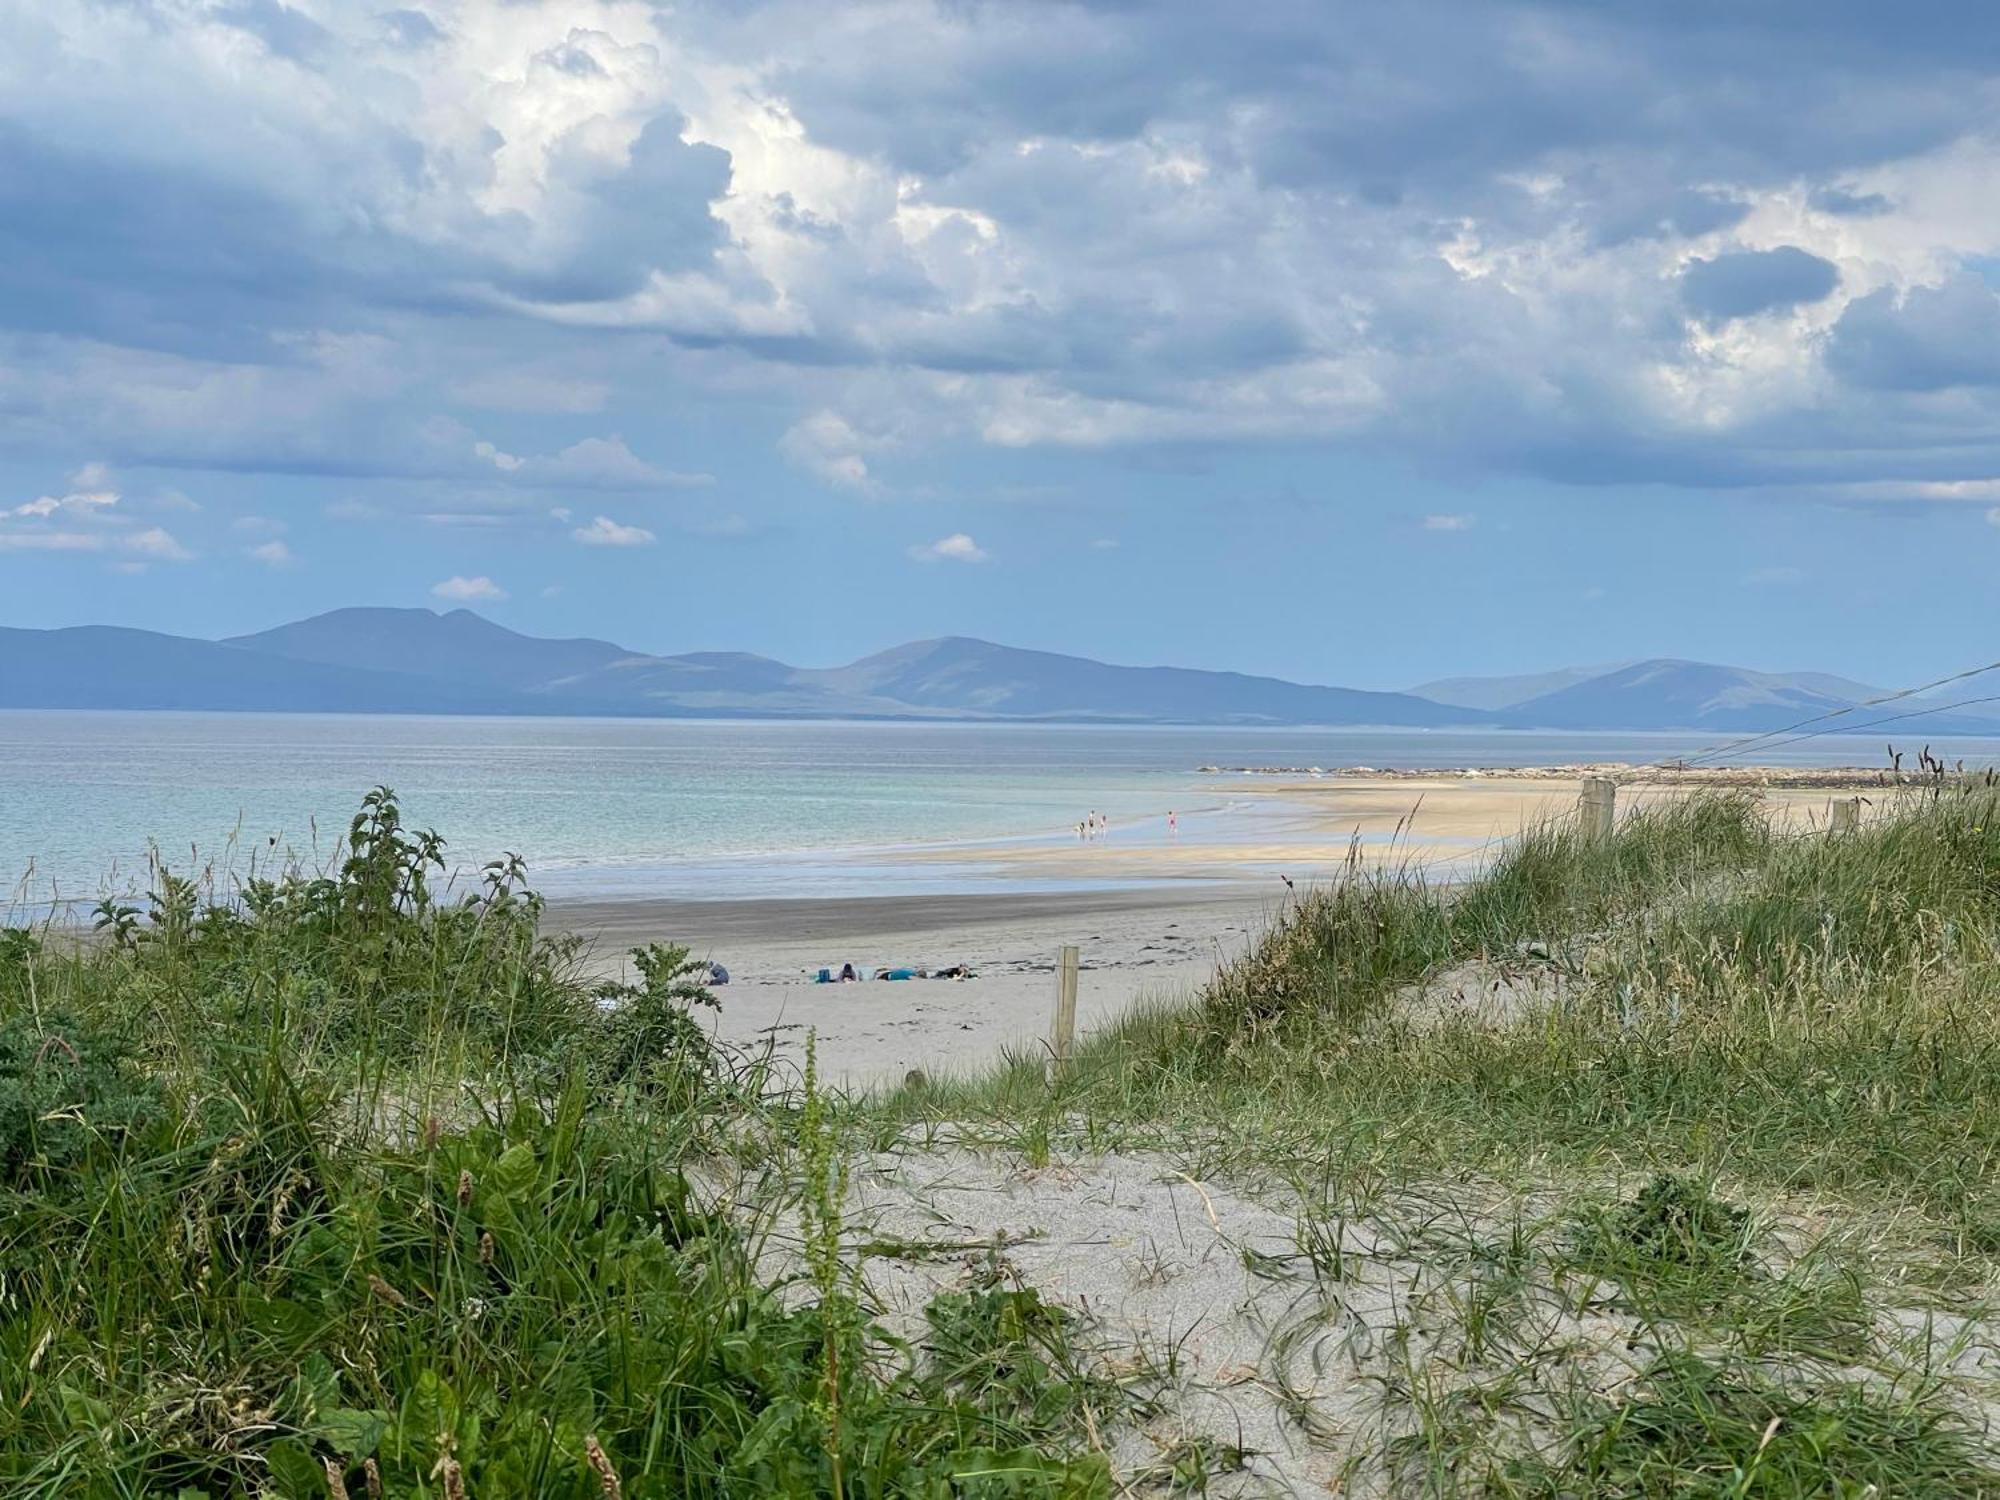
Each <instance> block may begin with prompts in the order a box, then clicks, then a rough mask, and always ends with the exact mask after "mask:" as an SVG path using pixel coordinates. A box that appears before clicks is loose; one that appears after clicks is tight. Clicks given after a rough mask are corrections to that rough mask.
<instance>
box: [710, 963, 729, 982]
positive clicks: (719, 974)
mask: <svg viewBox="0 0 2000 1500" xmlns="http://www.w3.org/2000/svg"><path fill="white" fill-rule="evenodd" d="M708 982H709V983H710V984H727V983H729V971H728V970H727V969H725V968H723V967H722V965H721V964H718V963H713V962H711V963H710V964H709V966H708Z"/></svg>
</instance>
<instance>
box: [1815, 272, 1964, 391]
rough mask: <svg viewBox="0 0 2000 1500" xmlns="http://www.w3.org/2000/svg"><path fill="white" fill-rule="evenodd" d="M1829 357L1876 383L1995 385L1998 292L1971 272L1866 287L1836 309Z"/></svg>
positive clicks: (1907, 387) (1882, 386)
mask: <svg viewBox="0 0 2000 1500" xmlns="http://www.w3.org/2000/svg"><path fill="white" fill-rule="evenodd" d="M1827 362H1828V364H1829V365H1831V366H1832V367H1833V368H1834V369H1835V370H1836V371H1838V372H1839V373H1840V374H1841V375H1843V376H1844V377H1845V378H1846V379H1848V380H1849V381H1851V382H1853V383H1854V384H1855V385H1858V386H1865V387H1868V388H1870V389H1873V390H1886V391H1936V390H1943V389H1945V388H1947V387H1950V386H1991V385H2000V297H1995V296H1994V294H1993V290H1992V288H1990V287H1989V286H1987V285H1986V283H1985V282H1984V281H1983V280H1981V279H1980V278H1979V277H1977V276H1973V275H1962V276H1956V277H1954V278H1952V279H1951V280H1950V281H1948V282H1946V283H1945V284H1944V285H1943V286H1939V287H1915V288H1912V289H1911V290H1910V291H1909V292H1908V293H1906V294H1904V295H1903V296H1901V297H1900V298H1899V297H1898V296H1897V295H1896V293H1894V292H1893V291H1891V290H1890V289H1888V288H1886V287H1885V288H1883V289H1882V290H1881V291H1879V292H1871V293H1869V294H1868V295H1867V296H1865V297H1858V298H1856V299H1855V300H1854V301H1853V302H1850V303H1849V304H1848V305H1847V310H1846V311H1845V312H1843V313H1842V314H1841V315H1840V321H1839V323H1837V324H1836V325H1835V326H1834V330H1833V338H1832V341H1831V344H1830V347H1829V349H1828V351H1827Z"/></svg>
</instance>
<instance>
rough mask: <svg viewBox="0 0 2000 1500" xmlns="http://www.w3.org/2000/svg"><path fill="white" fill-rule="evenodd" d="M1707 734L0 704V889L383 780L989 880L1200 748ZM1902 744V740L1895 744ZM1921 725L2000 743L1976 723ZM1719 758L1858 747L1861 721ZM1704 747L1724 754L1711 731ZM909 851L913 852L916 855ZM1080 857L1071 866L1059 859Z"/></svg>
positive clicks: (2, 898) (765, 890) (789, 865)
mask: <svg viewBox="0 0 2000 1500" xmlns="http://www.w3.org/2000/svg"><path fill="white" fill-rule="evenodd" d="M1717 743H1718V741H1717V739H1716V737H1714V736H1701V735H1689V734H1551V733H1527V732H1508V731H1480V732H1457V731H1454V732H1444V731H1421V730H1415V731H1413V730H1379V731H1376V730H1352V729H1341V730H1326V729H1268V728H1190V727H1157V728H1155V727H1102V726H1094V725H1092V726H1084V725H1018V724H1008V725H994V724H929V723H838V722H809V723H808V722H786V723H772V722H740V721H717V720H670V719H643V720H641V719H553V718H551V719H536V718H461V717H436V718H430V717H410V716H384V717H374V716H353V715H318V714H230V713H157V712H156V713H124V712H75V711H42V710H9V711H0V880H4V881H5V882H7V885H6V887H5V890H4V891H0V911H5V912H7V913H9V914H10V915H11V917H12V918H13V919H14V920H20V919H21V918H23V917H24V916H27V917H32V916H34V915H35V914H36V913H38V912H42V911H46V910H48V909H49V907H50V905H51V903H56V904H57V905H58V907H59V908H67V909H81V908H84V907H87V906H88V905H90V904H92V903H94V902H95V901H96V900H98V899H99V898H100V897H102V896H103V895H106V894H128V893H131V892H134V891H137V890H140V889H143V888H144V887H145V885H146V884H147V882H148V879H149V871H150V869H151V866H152V863H153V861H154V860H156V859H157V860H159V861H161V862H163V863H164V864H165V865H166V866H167V867H169V868H172V869H175V870H178V871H181V872H184V873H197V874H199V873H202V872H207V874H208V875H209V876H210V877H212V878H213V879H214V881H215V882H216V884H217V886H218V887H219V888H224V889H226V888H228V887H229V886H230V885H231V883H232V882H233V881H234V880H235V879H237V878H240V877H241V876H242V875H244V874H246V873H248V872H250V871H251V870H253V869H254V868H268V867H269V866H270V865H271V864H272V863H273V862H274V861H276V862H282V861H285V860H293V861H296V862H298V863H300V864H302V865H305V866H308V867H316V866H323V865H324V863H325V862H326V861H327V859H328V858H329V857H330V856H331V855H332V853H333V850H334V848H335V845H336V842H337V840H338V838H339V836H340V835H341V834H342V833H343V832H344V830H345V828H346V825H347V822H348V819H349V818H350V817H351V816H352V815H353V813H354V810H355V808H356V806H357V805H358V803H359V801H360V799H361V797H362V796H363V794H365V793H366V792H367V791H368V790H369V789H370V788H371V787H375V786H387V787H390V788H392V789H393V790H394V791H395V792H396V794H397V797H398V799H399V801H400V804H401V806H402V809H403V814H404V819H405V822H406V824H409V825H412V826H415V827H420V828H431V829H435V830H437V831H438V832H439V833H441V834H442V835H443V836H444V837H445V839H446V841H447V854H448V857H449V859H450V861H451V863H452V865H453V867H454V869H455V870H456V871H457V872H458V874H457V878H458V879H459V880H461V881H462V880H464V879H466V878H468V876H469V874H470V872H473V871H476V869H477V867H478V866H479V865H481V864H483V863H484V862H485V861H486V860H488V859H491V858H494V857H497V856H499V855H501V854H503V853H510V852H511V853H517V854H519V855H521V856H522V857H523V858H524V859H525V860H526V862H527V864H528V866H529V870H530V873H531V876H532V878H533V883H534V884H535V885H536V886H537V887H538V888H539V889H541V890H542V891H543V892H544V893H545V894H547V895H549V896H550V897H552V898H562V897H573V898H586V897H587V898H603V899H612V898H617V899H626V898H645V897H661V898H674V899H696V900H699V899H756V898H767V897H774V896H792V897H813V896H833V895H858V894H872V893H908V894H917V893H924V892H931V891H935V892H940V893H942V892H950V891H958V890H966V889H983V888H988V883H990V881H991V879H992V876H991V873H990V871H991V861H987V862H984V863H980V862H975V861H973V860H971V859H968V860H966V861H965V862H963V863H958V862H955V861H953V860H952V859H950V858H948V857H945V858H940V857H938V855H939V854H940V853H941V852H942V853H946V854H948V853H949V852H950V851H952V850H954V849H963V850H966V851H968V852H970V851H973V850H977V849H979V848H980V847H982V846H992V845H1005V844H1008V843H1019V844H1033V843H1037V842H1046V841H1051V840H1065V839H1073V838H1074V836H1075V829H1076V825H1077V823H1078V822H1079V821H1080V820H1082V819H1084V818H1086V817H1087V815H1088V814H1089V813H1091V812H1093V811H1094V812H1097V813H1101V814H1103V815H1104V816H1105V817H1107V818H1108V819H1110V820H1111V821H1112V822H1113V824H1114V825H1130V826H1140V825H1143V826H1149V827H1153V826H1163V820H1164V817H1165V814H1166V813H1167V812H1169V811H1173V812H1175V813H1177V814H1178V815H1179V817H1180V819H1181V821H1182V824H1183V826H1184V827H1187V828H1189V829H1191V830H1193V831H1195V832H1196V833H1197V834H1199V835H1201V836H1207V837H1215V838H1227V837H1231V836H1234V835H1235V834H1236V833H1240V832H1242V831H1243V830H1242V828H1241V827H1239V826H1235V825H1239V824H1241V823H1242V822H1243V821H1244V820H1252V819H1256V818H1258V817H1268V816H1271V812H1272V809H1271V800H1272V799H1270V798H1268V797H1255V796H1251V795H1248V794H1247V792H1246V790H1245V781H1244V778H1243V777H1242V776H1241V775H1240V774H1228V773H1224V774H1218V773H1215V772H1204V771H1203V770H1202V769H1201V768H1203V767H1214V766H1223V767H1240V766H1288V767H1315V766H1317V767H1322V768H1326V769H1333V768H1337V767H1352V766H1370V767H1377V768H1382V767H1397V768H1402V767H1410V768H1417V767H1426V768H1434V767H1458V766H1519V765H1545V764H1564V763H1574V762H1579V761H1632V762H1642V763H1643V762H1652V761H1659V760H1663V759H1673V758H1678V757H1694V756H1699V755H1702V754H1703V753H1705V752H1712V751H1714V750H1715V749H1716V746H1717ZM1916 748H1917V747H1916V746H1915V745H1914V744H1912V745H1911V746H1910V755H1909V759H1910V760H1911V761H1914V759H1915V751H1916ZM1932 748H1933V752H1934V753H1938V754H1942V755H1944V756H1946V757H1947V758H1949V759H1959V758H1963V759H1964V760H1965V761H1966V763H1967V764H1968V765H1977V766H1986V765H1994V764H2000V739H1995V740H1954V741H1940V742H1938V743H1937V744H1935V745H1934V746H1933V747H1932ZM1741 758H1742V759H1744V760H1747V761H1753V762H1755V763H1758V764H1774V763H1775V764H1793V765H1873V764H1877V763H1881V762H1882V761H1883V759H1884V751H1883V746H1882V745H1881V743H1880V742H1879V741H1878V740H1876V739H1873V738H1869V739H1867V740H1862V739H1859V738H1852V737H1841V736H1824V737H1821V738H1818V739H1813V740H1806V741H1801V742H1796V743H1782V744H1779V745H1778V746H1776V747H1775V748H1771V747H1768V746H1758V747H1753V749H1752V750H1751V751H1750V752H1746V753H1745V754H1744V755H1743V756H1742V757H1741ZM1725 759H1726V757H1725ZM911 851H926V852H927V855H928V857H926V858H923V859H918V860H912V859H909V858H906V857H903V856H907V855H908V854H909V853H910V852H911ZM1077 883H1078V882H1067V884H1077Z"/></svg>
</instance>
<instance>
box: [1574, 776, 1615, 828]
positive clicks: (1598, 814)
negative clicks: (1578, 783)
mask: <svg viewBox="0 0 2000 1500" xmlns="http://www.w3.org/2000/svg"><path fill="white" fill-rule="evenodd" d="M1617 803H1618V783H1617V782H1615V781H1613V780H1612V779H1611V778H1610V777H1608V776H1586V777H1584V778H1583V796H1582V798H1581V800H1580V801H1579V802H1578V804H1577V813H1578V816H1579V817H1580V818H1581V819H1582V822H1583V835H1584V837H1585V838H1588V839H1595V840H1597V841H1599V842H1604V841H1606V840H1608V839H1609V838H1610V837H1611V823H1612V818H1613V816H1614V814H1615V812H1616V810H1617Z"/></svg>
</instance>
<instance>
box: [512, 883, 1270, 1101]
mask: <svg viewBox="0 0 2000 1500" xmlns="http://www.w3.org/2000/svg"><path fill="white" fill-rule="evenodd" d="M1276 909H1277V903H1276V901H1275V900H1274V899H1272V898H1271V897H1270V896H1269V895H1266V894H1264V893H1262V892H1258V893H1252V892H1250V891H1247V890H1234V891H1225V892H1217V891H1215V890H1212V889H1202V888H1194V889H1190V890H1187V891H1181V892H1162V891H1156V890H1147V891H1094V892H1062V893H1054V894H1025V895H1024V894H1017V893H995V894H992V895H985V896H938V897H906V896H893V897H855V898H852V899H845V900H824V901H659V902H648V901H624V902H604V903H582V902H577V903H569V904H552V905H551V907H550V917H551V919H552V920H553V921H554V922H555V923H556V924H557V925H559V926H561V927H563V928H565V929H567V930H570V931H573V932H579V933H582V934H584V935H585V936H587V937H588V938H590V940H591V943H592V947H593V950H594V952H595V953H596V954H597V955H598V957H597V962H598V963H599V965H600V966H601V967H603V968H604V969H605V971H606V972H617V971H618V970H619V969H620V968H621V966H622V955H623V954H624V953H625V951H626V950H628V949H629V948H631V947H633V946H635V945H637V944H640V943H644V942H650V941H663V942H665V941H670V942H676V943H683V944H686V945H687V946H688V947H689V948H690V949H691V950H692V951H693V952H694V953H696V954H697V955H701V956H703V957H708V958H712V959H714V960H715V961H717V962H719V963H722V964H723V965H725V966H726V967H727V968H728V970H729V975H730V982H729V984H728V985H727V986H725V987H723V988H721V989H719V990H717V991H716V994H717V997H718V998H719V999H720V1000H721V1002H722V1009H721V1012H720V1014H719V1015H718V1016H717V1017H715V1020H714V1024H715V1026H716V1030H717V1032H718V1034H719V1035H721V1036H722V1037H723V1038H725V1039H726V1040H728V1041H731V1042H734V1043H736V1044H738V1045H742V1046H756V1045H759V1044H761V1043H762V1042H763V1041H764V1039H765V1038H767V1037H768V1038H770V1039H771V1040H772V1041H774V1042H775V1043H776V1046H777V1049H778V1053H779V1055H780V1056H782V1057H785V1058H789V1059H792V1060H793V1061H798V1060H800V1059H802V1058H803V1056H804V1045H805V1036H806V1033H807V1030H808V1029H811V1030H812V1031H814V1032H815V1033H816V1034H817V1037H818V1055H819V1066H820V1070H821V1072H822V1074H823V1075H824V1076H826V1077H828V1078H830V1079H833V1080H836V1081H839V1082H841V1083H843V1084H845V1085H847V1086H850V1087H866V1086H869V1085H875V1084H883V1083H898V1082H901V1081H902V1079H903V1076H904V1075H905V1074H906V1073H908V1072H909V1071H910V1070H911V1069H912V1068H921V1069H923V1070H925V1071H926V1072H927V1073H929V1074H930V1075H931V1076H933V1077H941V1076H944V1075H945V1074H947V1073H950V1072H952V1071H959V1072H965V1071H970V1070H972V1069H975V1068H978V1067H980V1066H982V1065H984V1064H986V1063H989V1062H992V1061H994V1060H996V1059H998V1058H999V1057H1000V1056H1001V1055H1002V1054H1003V1052H1005V1051H1007V1050H1008V1049H1010V1048H1033V1047H1038V1046H1040V1045H1042V1043H1043V1041H1044V1039H1045V1038H1046V1037H1047V1036H1048V1034H1049V1024H1050V1020H1051V1017H1052V1014H1053V1011H1054V1007H1055V963H1056V955H1057V953H1058V952H1059V951H1060V949H1061V948H1062V946H1063V945H1064V944H1065V943H1074V944H1075V945H1076V946H1077V948H1078V949H1079V950H1080V954H1079V957H1080V963H1081V974H1080V976H1079V981H1078V986H1077V990H1078V993H1077V1030H1078V1033H1079V1035H1082V1036H1088V1035H1089V1034H1090V1033H1091V1032H1092V1031H1093V1030H1095V1029H1097V1028H1098V1027H1101V1026H1103V1025H1104V1024H1105V1023H1106V1022H1108V1021H1110V1020H1112V1019H1114V1018H1115V1017H1117V1016H1118V1015H1120V1014H1122V1013H1123V1012H1124V1011H1125V1010H1127V1009H1128V1008H1130V1007H1131V1006H1132V1005H1134V1004H1135V1003H1139V1002H1143V1001H1146V1000H1151V999H1174V998H1182V997H1186V996H1188V995H1191V994H1192V993H1194V992H1195V991H1196V990H1197V989H1198V988H1199V987H1200V986H1201V985H1202V983H1204V982H1205V981H1206V980H1207V978H1208V977H1209V975H1210V974H1212V973H1213V972H1214V970H1215V965H1216V964H1217V963H1218V962H1219V961H1222V960H1224V959H1227V958H1229V957H1231V956H1233V955H1235V954H1237V953H1240V952H1242V951H1243V949H1244V947H1245V946H1246V945H1247V944H1248V942H1249V940H1250V937H1251V935H1252V934H1254V933H1255V932H1257V931H1258V930H1260V929H1261V927H1262V926H1263V924H1264V923H1265V922H1266V921H1267V920H1268V919H1269V916H1270V915H1271V914H1272V913H1273V912H1275V910H1276ZM850 962H851V963H853V964H854V965H855V967H856V968H857V969H859V970H860V971H861V972H862V973H864V974H866V973H871V972H872V971H874V970H875V969H878V968H889V967H896V966H901V965H908V966H911V967H916V966H922V967H925V968H929V969H937V968H942V967H946V966H950V965H957V964H964V965H966V966H968V967H969V968H970V969H971V970H972V971H973V972H974V974H976V975H977V977H976V978H972V979H964V980H945V979H911V980H900V981H898V980H865V981H863V982H860V983H856V984H818V983H815V982H814V979H813V976H814V975H815V974H816V973H817V971H818V970H819V969H821V968H831V969H833V970H834V971H835V972H836V973H837V972H838V971H839V969H840V966H841V965H842V964H843V963H850Z"/></svg>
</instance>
